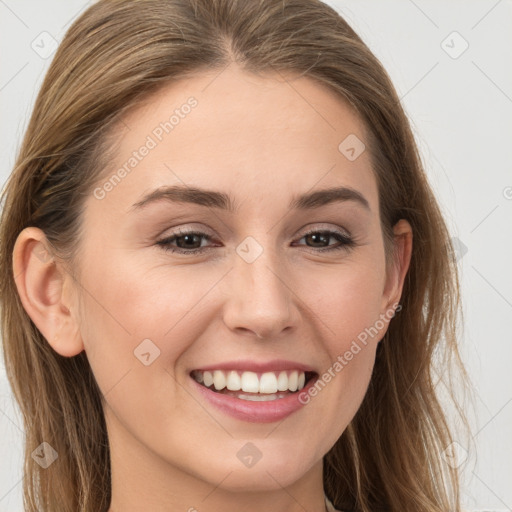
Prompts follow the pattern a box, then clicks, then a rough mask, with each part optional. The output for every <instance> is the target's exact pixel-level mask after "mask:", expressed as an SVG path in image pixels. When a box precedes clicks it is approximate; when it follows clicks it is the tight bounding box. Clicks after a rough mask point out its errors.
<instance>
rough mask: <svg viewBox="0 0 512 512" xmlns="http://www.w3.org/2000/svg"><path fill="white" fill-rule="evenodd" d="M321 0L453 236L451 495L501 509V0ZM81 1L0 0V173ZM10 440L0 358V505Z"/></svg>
mask: <svg viewBox="0 0 512 512" xmlns="http://www.w3.org/2000/svg"><path fill="white" fill-rule="evenodd" d="M328 3H329V4H330V5H332V6H333V7H335V8H336V9H337V10H338V11H339V12H340V13H341V14H342V15H343V16H345V18H346V19H347V21H348V22H349V23H350V24H351V25H352V26H353V27H354V29H355V30H356V31H357V32H358V33H359V34H360V35H361V37H362V38H363V39H364V40H365V41H366V42H367V44H368V45H369V46H370V48H371V49H372V50H373V51H374V53H375V54H376V55H377V56H378V57H379V58H380V59H381V61H382V62H383V64H384V66H385V67H386V69H387V70H388V72H389V73H390V75H391V78H392V79H393V81H394V83H395V86H396V88H397V90H398V92H399V95H400V97H401V98H402V101H403V104H404V106H405V108H406V110H407V112H408V114H409V116H410V118H411V121H412V123H413V127H414V131H415V134H416V136H417V140H418V143H419V145H420V148H421V151H422V155H423V160H424V163H425V166H426V168H427V170H428V173H429V176H430V180H431V183H432V185H433V186H434V188H435V190H436V192H437V194H438V198H439V201H440V203H441V205H442V208H443V212H444V213H445V215H446V218H447V221H448V224H449V227H450V229H451V232H452V235H453V236H454V237H456V238H457V240H458V241H457V244H458V246H459V247H460V250H461V253H460V256H461V257H460V260H459V264H460V269H461V275H462V291H463V301H464V314H465V323H464V332H463V333H462V336H461V346H462V352H463V356H464V359H465V362H466V364H467V367H468V369H469V372H470V375H471V377H472V379H473V382H474V385H475V395H476V406H477V407H476V415H475V416H474V420H473V432H472V435H473V440H472V442H473V445H471V444H467V443H466V442H465V441H463V440H462V439H461V445H460V447H458V453H459V458H460V459H461V460H462V459H463V458H464V457H465V456H467V460H466V463H465V464H464V465H463V466H462V467H464V479H465V482H464V505H465V507H466V508H467V509H468V510H482V511H483V510H487V511H491V510H493V511H498V510H500V511H505V510H507V511H510V510H512V484H511V482H512V436H511V435H510V434H511V426H512V343H511V334H510V333H511V331H512V270H511V263H510V262H512V229H511V228H512V172H511V167H512V164H511V162H512V66H511V63H512V30H511V29H512V1H510V0H508V1H507V0H499V1H496V0H472V1H468V0H466V1H463V0H458V1H456V0H449V1H448V0H444V1H442V0H414V1H413V0H339V1H335V0H331V1H329V2H328ZM88 4H89V2H85V1H84V0H66V1H64V0H61V1H59V0H52V1H50V0H45V1H44V2H43V1H38V0H30V1H29V0H0V102H1V122H0V140H1V145H0V182H1V183H2V184H3V183H4V182H5V180H6V178H7V176H8V175H9V173H10V171H11V170H12V167H13V164H14V159H15V154H16V151H17V149H18V147H19V145H20V141H21V137H22V134H23V133H24V130H25V127H26V124H27V121H28V118H29V114H30V112H31V109H32V105H33V102H34V99H35V96H36V94H37V91H38V90H39V87H40V85H41V82H42V79H43V77H44V74H45V72H46V69H47V67H48V65H49V63H50V61H51V58H52V57H51V54H50V53H51V51H52V38H54V39H55V40H56V41H57V42H60V40H61V39H62V37H63V35H64V32H65V31H66V30H67V28H68V27H69V24H70V23H71V22H72V20H74V19H75V18H76V17H77V15H78V14H79V13H80V12H81V11H82V10H83V9H85V7H86V6H87V5H88ZM134 23H136V20H134ZM454 31H455V32H457V33H458V34H454V33H453V32H454ZM443 41H444V42H443ZM466 44H468V45H469V46H468V48H467V49H466V50H465V51H464V52H463V53H461V51H462V50H463V49H464V48H465V46H466ZM459 53H460V55H459ZM47 54H48V55H47ZM22 443H23V429H22V423H21V419H20V417H19V414H18V411H17V409H16V406H15V405H14V403H13V398H12V395H11V392H10V388H9V385H8V383H7V380H6V377H5V372H4V368H3V366H1V363H0V450H1V452H0V453H1V466H0V512H6V511H9V512H13V511H21V510H22V501H21V478H22V459H21V454H22ZM34 448H35V447H34Z"/></svg>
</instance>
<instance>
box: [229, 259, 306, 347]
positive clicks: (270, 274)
mask: <svg viewBox="0 0 512 512" xmlns="http://www.w3.org/2000/svg"><path fill="white" fill-rule="evenodd" d="M290 281H291V279H290V277H289V275H288V273H287V272H286V271H285V270H284V265H282V264H280V262H279V261H278V257H276V255H275V254H272V253H271V251H270V250H267V249H265V250H264V251H263V252H262V253H261V255H260V256H259V257H258V258H257V259H256V260H255V261H252V262H250V263H249V262H248V261H246V260H244V259H243V258H242V257H239V256H238V255H236V256H235V258H234V268H233V269H232V270H231V272H229V279H228V280H227V281H226V282H225V286H226V290H227V291H226V293H227V297H228V298H227V300H226V302H225V303H224V310H223V316H224V323H225V324H226V326H227V327H228V328H229V329H231V330H232V331H233V332H236V333H237V334H243V333H245V334H246V335H252V336H256V337H257V338H259V339H268V340H272V339H277V338H278V337H279V336H282V333H283V332H284V331H286V332H288V331H290V332H291V331H292V329H294V328H296V327H297V325H298V322H299V319H300V315H299V311H298V309H297V303H296V296H295V294H294V293H293V289H292V287H293V285H292V283H291V282H290ZM288 334H289V333H288Z"/></svg>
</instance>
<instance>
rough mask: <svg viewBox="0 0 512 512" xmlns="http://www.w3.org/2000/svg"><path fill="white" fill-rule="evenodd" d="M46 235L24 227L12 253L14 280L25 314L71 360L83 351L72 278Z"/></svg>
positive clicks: (52, 345)
mask: <svg viewBox="0 0 512 512" xmlns="http://www.w3.org/2000/svg"><path fill="white" fill-rule="evenodd" d="M50 247H51V246H50V244H49V242H48V241H47V239H46V237H45V235H44V232H43V231H42V230H41V229H39V228H35V227H28V228H25V229H24V230H23V231H22V232H21V233H20V234H19V235H18V238H17V239H16V243H15V244H14V250H13V271H14V280H15V283H16V287H17V289H18V294H19V296H20V299H21V302H22V304H23V307H24V308H25V311H26V312H27V314H28V315H29V316H30V318H31V319H32V321H33V322H34V324H35V325H36V327H37V328H38V329H39V331H41V334H42V335H43V336H44V337H45V338H46V340H47V341H48V343H49V344H50V345H51V347H52V348H53V349H54V350H55V351H56V352H57V353H59V354H60V355H62V356H65V357H71V356H75V355H77V354H79V353H80V352H82V350H83V349H84V345H83V341H82V337H81V335H80V330H79V326H78V323H77V322H76V320H75V318H74V317H73V315H72V313H71V309H73V306H72V305H71V303H70V302H71V297H69V296H68V295H70V294H69V293H68V292H70V291H71V290H72V287H71V285H72V284H73V283H72V282H71V279H72V278H71V276H70V275H69V274H68V273H67V272H65V271H64V270H63V269H62V268H61V266H60V265H59V264H58V262H57V261H56V259H55V258H54V256H53V255H52V253H51V251H50V250H49V249H50Z"/></svg>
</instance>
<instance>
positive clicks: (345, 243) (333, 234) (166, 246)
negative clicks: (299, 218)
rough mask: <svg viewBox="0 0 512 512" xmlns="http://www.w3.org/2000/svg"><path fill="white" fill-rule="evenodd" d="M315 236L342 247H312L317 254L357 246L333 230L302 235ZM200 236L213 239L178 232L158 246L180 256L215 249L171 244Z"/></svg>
mask: <svg viewBox="0 0 512 512" xmlns="http://www.w3.org/2000/svg"><path fill="white" fill-rule="evenodd" d="M314 234H321V235H329V238H331V237H333V238H335V239H336V240H337V241H338V242H340V245H336V246H334V247H310V248H311V249H313V250H315V249H316V251H317V252H328V251H339V250H341V249H344V250H350V249H351V248H353V247H354V246H355V245H356V244H355V242H354V240H353V239H352V238H351V237H350V236H348V235H345V234H344V233H340V232H338V231H331V230H327V229H325V230H323V229H313V230H310V231H308V232H306V233H304V234H303V235H302V237H301V238H300V239H302V238H304V237H306V236H308V235H314ZM194 235H196V236H200V237H202V238H204V239H206V240H207V241H211V240H212V237H211V236H210V235H207V234H206V233H202V232H200V231H178V232H176V233H175V234H173V235H172V236H170V237H167V238H164V239H163V240H160V241H158V242H157V245H159V246H161V247H162V248H163V250H164V251H169V252H172V253H179V254H197V253H201V252H205V251H207V250H209V249H213V247H198V248H196V249H183V248H181V247H178V248H176V247H173V246H171V245H170V244H171V243H172V242H174V241H176V240H177V239H178V238H182V237H184V236H194Z"/></svg>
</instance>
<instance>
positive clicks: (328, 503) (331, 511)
mask: <svg viewBox="0 0 512 512" xmlns="http://www.w3.org/2000/svg"><path fill="white" fill-rule="evenodd" d="M325 506H326V508H327V512H341V510H338V509H337V508H334V505H333V504H332V503H331V501H330V500H329V498H328V497H327V496H325Z"/></svg>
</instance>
